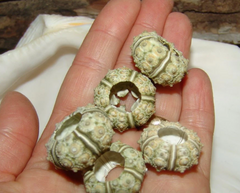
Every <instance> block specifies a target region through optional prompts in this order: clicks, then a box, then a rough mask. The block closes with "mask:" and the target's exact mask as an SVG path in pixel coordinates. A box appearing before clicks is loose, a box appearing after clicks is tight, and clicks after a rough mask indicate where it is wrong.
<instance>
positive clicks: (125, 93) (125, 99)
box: [109, 81, 141, 112]
mask: <svg viewBox="0 0 240 193" xmlns="http://www.w3.org/2000/svg"><path fill="white" fill-rule="evenodd" d="M129 91H131V92H129ZM109 97H110V101H111V105H114V106H116V107H125V108H126V110H127V111H128V112H130V111H133V110H134V109H135V108H136V107H137V105H138V103H139V99H141V94H140V92H139V90H138V88H137V87H136V86H135V84H133V83H132V82H129V81H126V82H120V83H118V84H116V85H114V86H113V87H112V89H111V94H110V96H109ZM136 99H137V100H136Z"/></svg>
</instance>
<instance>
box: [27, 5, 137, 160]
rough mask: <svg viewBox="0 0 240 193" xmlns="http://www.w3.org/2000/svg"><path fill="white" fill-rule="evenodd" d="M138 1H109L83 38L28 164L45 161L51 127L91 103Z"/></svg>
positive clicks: (128, 27)
mask: <svg viewBox="0 0 240 193" xmlns="http://www.w3.org/2000/svg"><path fill="white" fill-rule="evenodd" d="M140 4H141V3H140V1H139V0H131V1H129V0H112V1H110V2H109V3H108V4H107V5H106V6H105V7H104V8H103V10H102V12H101V13H100V14H99V16H98V17H97V19H96V20H95V22H94V23H93V25H92V28H91V29H90V31H89V33H88V35H87V36H86V38H85V40H84V42H83V44H82V46H81V48H80V49H79V52H78V54H77V56H76V58H75V60H74V62H73V65H72V66H71V67H70V69H69V71H68V73H67V75H66V78H65V80H64V82H63V84H62V87H61V89H60V92H59V95H58V98H57V101H56V104H55V107H54V110H53V113H52V116H51V118H50V121H49V123H48V125H47V127H46V129H45V131H44V133H43V134H42V137H41V139H40V140H39V142H38V144H37V146H36V148H35V152H34V155H37V156H36V157H34V158H33V159H32V160H31V161H32V162H37V161H39V160H44V161H46V149H45V146H44V144H45V143H46V142H47V140H48V139H49V137H50V136H51V135H52V133H53V130H54V129H55V124H56V123H57V122H60V121H61V120H62V119H63V117H65V116H67V115H68V114H70V113H71V112H73V111H74V110H75V109H76V108H77V107H79V106H84V105H86V104H88V103H90V102H93V95H94V94H93V92H94V88H95V87H96V86H97V85H98V83H99V82H100V80H101V79H102V78H103V77H104V76H105V74H106V73H107V71H108V70H109V69H111V68H113V66H114V64H115V61H116V59H117V57H118V55H119V52H120V50H121V47H122V45H123V43H124V42H125V39H126V37H127V36H128V33H129V31H130V29H131V27H132V25H133V23H134V21H135V19H136V17H137V14H138V11H139V9H140Z"/></svg>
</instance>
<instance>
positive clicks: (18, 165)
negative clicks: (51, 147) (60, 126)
mask: <svg viewBox="0 0 240 193" xmlns="http://www.w3.org/2000/svg"><path fill="white" fill-rule="evenodd" d="M37 137H38V118H37V115H36V112H35V109H34V107H33V106H32V105H31V103H30V102H29V100H28V99H27V98H26V97H24V96H23V95H21V94H20V93H17V92H13V93H9V94H7V95H6V96H5V97H4V99H3V101H2V103H1V106H0V143H1V144H0V146H1V148H0V155H1V159H0V182H7V181H11V180H14V179H15V177H16V176H17V175H18V174H19V173H20V172H21V171H22V170H23V169H24V167H25V165H26V163H27V162H28V160H29V158H30V157H31V154H32V150H33V148H34V146H35V143H36V141H37Z"/></svg>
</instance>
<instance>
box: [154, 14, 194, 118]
mask: <svg viewBox="0 0 240 193" xmlns="http://www.w3.org/2000/svg"><path fill="white" fill-rule="evenodd" d="M163 37H164V38H165V39H166V40H167V41H169V42H172V43H173V44H174V46H175V48H176V49H178V50H179V51H181V52H182V53H183V55H184V56H185V57H186V58H188V55H189V52H190V45H191V38H192V26H191V23H190V21H189V19H188V18H187V16H185V15H184V14H182V13H175V12H173V13H171V14H169V16H168V18H167V20H166V23H165V26H164V30H163ZM157 88H158V92H157V93H156V115H158V116H160V117H163V118H165V119H167V120H170V121H178V120H179V116H180V112H181V100H182V99H181V84H175V85H174V86H173V87H172V88H169V87H161V86H158V87H157Z"/></svg>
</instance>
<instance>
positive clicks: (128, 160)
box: [84, 141, 147, 193]
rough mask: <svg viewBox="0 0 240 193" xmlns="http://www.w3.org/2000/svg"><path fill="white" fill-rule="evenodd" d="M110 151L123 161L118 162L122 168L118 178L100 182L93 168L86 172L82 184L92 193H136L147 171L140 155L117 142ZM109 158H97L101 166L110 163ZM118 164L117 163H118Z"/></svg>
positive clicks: (138, 152)
mask: <svg viewBox="0 0 240 193" xmlns="http://www.w3.org/2000/svg"><path fill="white" fill-rule="evenodd" d="M110 151H112V152H117V153H119V154H120V155H121V156H122V157H123V159H124V161H123V162H122V161H120V162H121V164H122V166H123V167H124V170H123V172H122V173H121V174H120V176H119V177H118V178H116V179H114V180H112V181H100V180H98V179H97V177H96V174H95V166H94V168H93V170H91V171H88V172H86V173H85V175H84V184H85V187H86V190H87V192H89V193H93V192H98V193H110V192H113V193H114V192H116V193H117V192H118V193H120V192H123V193H136V192H139V190H140V188H141V183H142V181H143V177H144V175H145V173H146V171H147V169H146V166H145V163H144V160H143V158H142V153H141V152H140V151H137V150H136V149H134V148H132V147H130V146H129V145H126V144H123V143H122V142H120V141H118V142H115V143H113V144H112V145H111V147H110ZM108 157H109V156H106V157H105V158H101V157H100V158H99V159H102V160H106V161H105V162H104V161H102V166H103V165H104V164H106V163H108V162H110V161H113V160H110V159H108ZM120 162H119V163H120Z"/></svg>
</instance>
